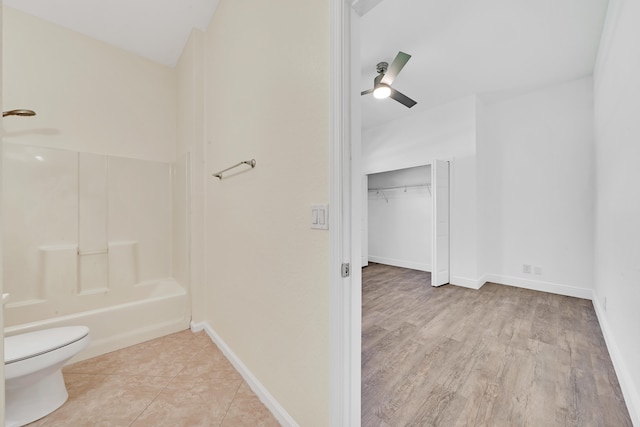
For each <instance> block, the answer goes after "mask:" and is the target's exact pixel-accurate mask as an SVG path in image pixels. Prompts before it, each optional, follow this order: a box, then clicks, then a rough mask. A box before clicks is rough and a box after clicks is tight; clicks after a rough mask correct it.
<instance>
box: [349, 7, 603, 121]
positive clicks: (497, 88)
mask: <svg viewBox="0 0 640 427" xmlns="http://www.w3.org/2000/svg"><path fill="white" fill-rule="evenodd" d="M359 3H361V4H365V5H368V6H369V7H366V8H364V10H365V13H364V15H363V16H362V18H361V20H360V27H361V31H360V41H361V66H362V80H361V87H360V88H359V90H365V89H368V88H370V87H372V86H373V78H374V77H375V76H376V74H377V73H376V71H375V67H376V64H377V63H378V62H380V61H386V62H389V63H391V61H392V60H393V58H394V57H395V55H396V54H397V53H398V51H400V50H401V51H404V52H406V53H408V54H411V55H413V56H412V58H411V59H410V60H409V62H408V63H407V65H406V66H405V67H404V69H403V70H402V72H401V73H400V74H399V75H398V77H397V79H396V80H395V81H394V83H393V86H394V87H395V88H396V89H397V90H399V91H400V92H402V93H404V94H405V95H407V96H409V97H411V98H413V99H414V100H416V101H417V102H418V104H417V105H416V106H414V107H413V108H411V109H410V110H409V109H407V108H406V107H404V106H403V105H401V104H399V103H397V102H395V101H393V100H391V99H384V100H377V99H374V98H373V96H371V95H367V96H363V97H361V104H362V121H363V127H370V126H374V125H376V124H380V123H384V122H386V121H389V120H393V119H397V118H400V117H405V116H406V115H408V114H414V113H415V112H416V111H420V110H424V109H428V108H432V107H434V106H436V105H440V104H444V103H447V102H450V101H452V100H455V99H459V98H461V97H464V96H468V95H471V94H483V95H484V96H485V98H486V99H489V100H492V99H495V98H500V97H504V96H509V95H512V94H516V93H520V92H525V91H529V90H532V89H536V88H541V87H544V86H548V85H551V84H555V83H560V82H564V81H568V80H572V79H576V78H580V77H585V76H588V75H591V74H592V73H593V67H594V63H595V58H596V53H597V49H598V45H599V41H600V34H601V32H602V25H603V22H604V17H605V14H606V9H607V4H608V1H607V0H384V1H379V0H359ZM369 9H370V10H369ZM367 10H368V11H367Z"/></svg>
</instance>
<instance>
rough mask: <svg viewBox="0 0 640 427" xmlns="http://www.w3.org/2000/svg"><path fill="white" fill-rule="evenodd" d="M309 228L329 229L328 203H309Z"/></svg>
mask: <svg viewBox="0 0 640 427" xmlns="http://www.w3.org/2000/svg"><path fill="white" fill-rule="evenodd" d="M311 228H314V229H317V230H328V229H329V205H311Z"/></svg>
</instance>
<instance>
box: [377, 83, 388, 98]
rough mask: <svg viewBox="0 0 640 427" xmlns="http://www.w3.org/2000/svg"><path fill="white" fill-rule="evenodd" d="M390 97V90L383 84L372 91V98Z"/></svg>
mask: <svg viewBox="0 0 640 427" xmlns="http://www.w3.org/2000/svg"><path fill="white" fill-rule="evenodd" d="M389 95H391V88H390V87H389V86H387V85H385V84H381V85H379V86H378V87H376V88H375V89H374V90H373V96H374V97H375V98H376V99H384V98H388V97H389Z"/></svg>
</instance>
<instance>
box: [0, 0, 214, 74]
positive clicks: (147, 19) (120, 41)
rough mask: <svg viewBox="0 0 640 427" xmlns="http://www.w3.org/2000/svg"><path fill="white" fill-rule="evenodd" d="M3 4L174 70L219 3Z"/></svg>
mask: <svg viewBox="0 0 640 427" xmlns="http://www.w3.org/2000/svg"><path fill="white" fill-rule="evenodd" d="M4 4H5V5H7V6H11V7H13V8H15V9H18V10H21V11H23V12H26V13H28V14H30V15H34V16H37V17H39V18H42V19H44V20H46V21H50V22H53V23H55V24H58V25H61V26H63V27H66V28H68V29H70V30H74V31H77V32H79V33H82V34H85V35H87V36H89V37H92V38H95V39H97V40H101V41H103V42H106V43H109V44H111V45H113V46H117V47H119V48H122V49H125V50H128V51H130V52H133V53H136V54H138V55H140V56H143V57H145V58H148V59H151V60H152V61H155V62H159V63H161V64H164V65H168V66H174V65H175V64H176V63H177V62H178V59H179V58H180V54H181V53H182V49H183V48H184V45H185V44H186V42H187V39H188V38H189V34H191V30H192V29H193V28H199V29H201V30H204V29H206V27H207V25H208V24H209V21H210V20H211V16H212V15H213V12H214V10H215V8H216V6H217V5H218V0H55V1H53V0H4Z"/></svg>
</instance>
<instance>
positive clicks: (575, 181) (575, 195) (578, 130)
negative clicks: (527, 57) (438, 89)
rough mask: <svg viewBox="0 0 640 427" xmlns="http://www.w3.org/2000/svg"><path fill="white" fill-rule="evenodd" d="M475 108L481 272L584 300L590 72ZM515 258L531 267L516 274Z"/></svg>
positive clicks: (590, 191)
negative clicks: (479, 119)
mask: <svg viewBox="0 0 640 427" xmlns="http://www.w3.org/2000/svg"><path fill="white" fill-rule="evenodd" d="M480 111H481V116H480V117H482V118H483V120H484V123H482V124H479V126H478V127H479V129H480V130H481V131H480V135H481V137H480V138H479V143H478V158H479V163H478V165H479V166H478V167H479V190H478V196H479V200H480V202H479V203H481V207H482V209H481V212H482V214H481V218H483V220H484V221H486V222H484V223H483V224H482V225H481V228H482V229H483V233H487V235H483V238H484V240H485V241H484V245H483V246H484V247H483V248H480V250H481V251H483V252H484V255H483V256H484V257H485V259H483V262H484V264H485V265H484V268H485V273H490V274H491V275H492V276H491V277H490V278H489V279H490V280H492V281H497V282H499V283H505V284H513V285H519V286H524V287H534V288H539V289H541V290H542V289H544V290H547V291H551V292H559V293H564V294H569V295H576V296H581V297H586V298H589V297H590V295H591V289H592V275H593V267H592V253H593V237H592V229H593V200H594V195H595V188H594V173H593V130H592V120H593V93H592V80H591V78H584V79H580V80H576V81H572V82H568V83H565V84H561V85H557V86H553V87H549V88H545V89H542V90H539V91H535V92H531V93H528V94H525V95H522V96H517V97H514V98H511V99H508V100H505V101H502V102H497V103H493V104H488V105H486V106H484V108H483V109H482V110H480ZM482 115H484V116H482ZM523 264H528V265H531V273H528V274H527V273H523V267H522V265H523ZM536 267H539V268H540V269H541V270H538V271H540V274H537V273H536Z"/></svg>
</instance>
